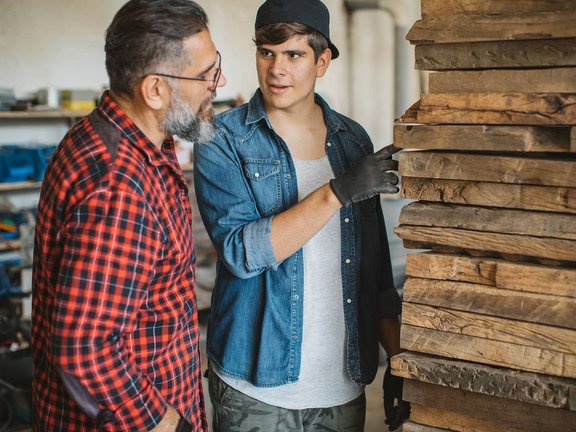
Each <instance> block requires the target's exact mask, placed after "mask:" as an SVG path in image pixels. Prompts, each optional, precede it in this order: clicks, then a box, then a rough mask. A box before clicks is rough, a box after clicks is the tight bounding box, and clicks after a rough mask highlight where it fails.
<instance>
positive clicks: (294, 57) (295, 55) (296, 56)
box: [290, 52, 302, 59]
mask: <svg viewBox="0 0 576 432" xmlns="http://www.w3.org/2000/svg"><path fill="white" fill-rule="evenodd" d="M300 57H302V55H301V54H299V53H295V52H293V53H290V58H291V59H298V58H300Z"/></svg>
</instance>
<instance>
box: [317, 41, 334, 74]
mask: <svg viewBox="0 0 576 432" xmlns="http://www.w3.org/2000/svg"><path fill="white" fill-rule="evenodd" d="M331 60H332V51H330V48H326V49H325V50H324V52H322V54H320V55H319V56H318V61H317V62H316V77H317V78H320V77H323V76H324V74H325V73H326V71H327V70H328V66H330V61H331Z"/></svg>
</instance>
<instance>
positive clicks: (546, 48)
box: [415, 38, 576, 71]
mask: <svg viewBox="0 0 576 432" xmlns="http://www.w3.org/2000/svg"><path fill="white" fill-rule="evenodd" d="M415 57H416V60H415V68H416V69H417V70H431V71H434V70H438V71H440V70H460V69H503V68H521V67H523V68H541V67H561V66H576V39H574V38H566V39H541V40H530V41H498V42H468V43H442V44H424V45H417V46H416V47H415Z"/></svg>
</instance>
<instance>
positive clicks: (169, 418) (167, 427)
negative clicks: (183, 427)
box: [152, 405, 180, 432]
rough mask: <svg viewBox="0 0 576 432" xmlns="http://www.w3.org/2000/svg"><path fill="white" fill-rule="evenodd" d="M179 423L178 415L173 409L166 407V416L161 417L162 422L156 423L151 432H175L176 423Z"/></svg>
mask: <svg viewBox="0 0 576 432" xmlns="http://www.w3.org/2000/svg"><path fill="white" fill-rule="evenodd" d="M179 422H180V414H178V411H176V410H175V409H174V408H173V407H171V406H170V405H168V409H167V410H166V414H164V417H162V421H161V422H160V423H158V426H156V427H155V428H154V429H152V432H176V431H177V430H178V429H177V428H178V423H179Z"/></svg>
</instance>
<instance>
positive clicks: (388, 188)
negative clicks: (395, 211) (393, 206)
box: [330, 145, 400, 207]
mask: <svg viewBox="0 0 576 432" xmlns="http://www.w3.org/2000/svg"><path fill="white" fill-rule="evenodd" d="M399 150H400V149H399V148H396V147H394V145H389V146H387V147H384V148H383V149H382V150H380V151H378V152H376V153H374V154H371V155H368V156H366V157H365V158H363V159H361V160H360V161H359V162H358V163H356V164H355V165H353V166H352V167H351V168H350V169H349V170H348V171H346V172H345V173H344V174H342V175H339V176H338V177H336V178H335V179H333V180H330V186H331V187H332V190H333V191H334V194H335V195H336V196H337V197H338V199H339V200H340V202H341V203H342V205H343V206H344V207H347V206H349V205H350V204H352V203H355V202H358V201H363V200H365V199H368V198H371V197H373V196H374V195H377V194H379V193H396V192H398V188H397V187H396V185H397V184H398V176H397V175H396V174H394V173H391V172H388V171H397V170H398V162H397V161H395V160H392V155H393V154H394V153H396V152H397V151H399Z"/></svg>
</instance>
